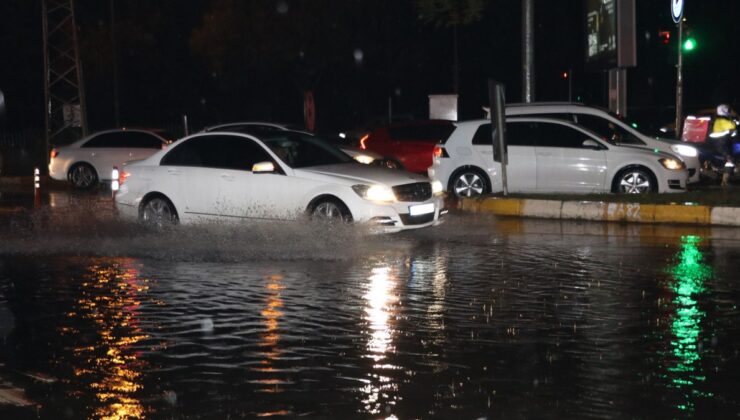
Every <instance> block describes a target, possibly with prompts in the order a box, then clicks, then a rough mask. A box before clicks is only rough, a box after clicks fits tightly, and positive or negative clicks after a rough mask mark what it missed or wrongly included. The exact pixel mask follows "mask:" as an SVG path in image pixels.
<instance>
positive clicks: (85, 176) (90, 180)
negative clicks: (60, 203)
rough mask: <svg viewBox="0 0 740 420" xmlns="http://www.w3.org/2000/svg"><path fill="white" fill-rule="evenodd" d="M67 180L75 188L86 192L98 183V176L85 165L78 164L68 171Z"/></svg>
mask: <svg viewBox="0 0 740 420" xmlns="http://www.w3.org/2000/svg"><path fill="white" fill-rule="evenodd" d="M69 180H70V181H71V182H72V185H74V187H75V188H77V189H80V190H86V189H88V188H91V187H92V186H93V185H95V184H97V183H98V174H97V172H95V168H93V167H92V166H90V165H88V164H87V163H78V164H76V165H75V166H73V167H72V169H70V170H69Z"/></svg>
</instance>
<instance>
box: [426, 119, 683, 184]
mask: <svg viewBox="0 0 740 420" xmlns="http://www.w3.org/2000/svg"><path fill="white" fill-rule="evenodd" d="M456 126H457V128H456V129H455V131H454V132H453V133H452V135H451V136H450V137H449V138H448V139H447V141H446V142H445V144H443V145H440V146H438V147H437V149H435V157H434V161H433V164H432V166H431V167H430V168H429V170H428V173H429V177H430V178H431V179H432V180H437V181H439V182H441V183H442V184H443V185H444V186H445V187H446V188H447V189H448V190H449V191H450V192H451V193H452V194H454V195H456V196H458V197H462V196H467V197H470V196H473V195H479V194H484V193H489V192H497V191H501V190H502V188H503V187H502V185H503V184H502V173H501V164H500V163H499V162H497V161H495V159H494V155H493V147H492V140H491V123H490V121H488V120H476V121H467V122H461V123H456ZM505 133H506V134H505V137H506V142H507V150H508V159H509V161H508V165H506V172H507V186H508V190H509V191H511V192H551V193H598V192H615V193H648V192H681V191H685V189H686V181H687V179H688V172H687V171H686V166H685V164H684V163H683V161H682V160H681V159H679V158H678V157H676V156H674V155H671V154H668V153H664V152H660V151H656V150H649V149H646V148H643V147H635V146H626V145H623V144H620V143H611V142H608V141H607V140H606V139H604V138H601V137H599V136H597V135H596V134H595V133H593V132H592V131H589V130H587V129H586V128H584V127H582V126H579V125H576V124H574V123H572V122H570V121H565V120H556V119H550V118H538V117H521V118H507V119H506V131H505Z"/></svg>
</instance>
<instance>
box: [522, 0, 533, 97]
mask: <svg viewBox="0 0 740 420" xmlns="http://www.w3.org/2000/svg"><path fill="white" fill-rule="evenodd" d="M534 100H535V92H534V0H522V101H523V102H525V103H530V102H532V101H534Z"/></svg>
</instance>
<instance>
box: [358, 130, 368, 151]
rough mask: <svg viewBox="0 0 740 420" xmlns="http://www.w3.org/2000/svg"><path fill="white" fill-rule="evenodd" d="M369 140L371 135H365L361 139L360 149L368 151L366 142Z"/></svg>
mask: <svg viewBox="0 0 740 420" xmlns="http://www.w3.org/2000/svg"><path fill="white" fill-rule="evenodd" d="M368 138H370V134H365V135H364V136H362V138H360V149H362V150H367V145H366V144H365V142H366V141H367V139H368Z"/></svg>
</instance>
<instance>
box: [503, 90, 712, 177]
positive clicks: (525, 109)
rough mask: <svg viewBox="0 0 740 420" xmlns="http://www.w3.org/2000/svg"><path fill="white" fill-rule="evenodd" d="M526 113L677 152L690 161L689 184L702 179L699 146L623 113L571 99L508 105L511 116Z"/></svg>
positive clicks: (613, 138)
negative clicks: (658, 133)
mask: <svg viewBox="0 0 740 420" xmlns="http://www.w3.org/2000/svg"><path fill="white" fill-rule="evenodd" d="M525 115H531V116H535V115H536V116H539V117H549V118H558V119H567V120H570V121H573V122H574V123H576V124H578V125H581V126H584V127H586V128H588V129H589V130H591V131H593V132H594V133H596V134H598V135H599V136H601V137H603V138H606V139H607V140H608V141H610V142H613V143H619V144H625V145H632V146H640V147H645V148H649V149H655V150H658V151H661V152H665V153H670V154H674V155H677V156H678V157H679V158H681V160H683V161H684V163H685V164H686V168H687V169H688V172H689V183H694V182H698V181H699V179H700V175H701V174H700V170H701V163H700V162H699V152H698V150H697V149H696V147H694V146H692V145H689V144H686V143H683V142H681V141H678V140H673V139H665V138H657V137H651V136H648V135H646V134H643V133H641V132H640V131H638V130H637V129H636V128H635V127H632V126H630V124H628V123H627V122H626V121H624V120H623V119H622V118H620V117H619V116H617V115H615V114H613V113H611V112H609V111H607V110H605V109H602V108H598V107H593V106H586V105H583V104H578V103H571V102H564V103H558V102H552V103H550V102H540V103H529V104H507V105H506V116H507V117H509V116H525Z"/></svg>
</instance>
